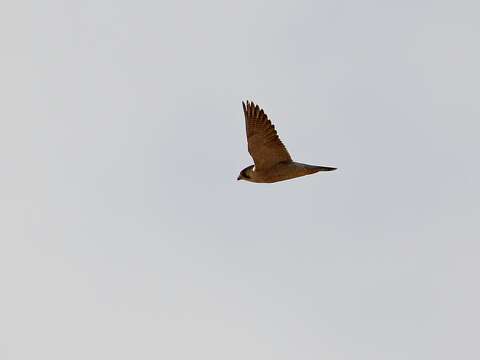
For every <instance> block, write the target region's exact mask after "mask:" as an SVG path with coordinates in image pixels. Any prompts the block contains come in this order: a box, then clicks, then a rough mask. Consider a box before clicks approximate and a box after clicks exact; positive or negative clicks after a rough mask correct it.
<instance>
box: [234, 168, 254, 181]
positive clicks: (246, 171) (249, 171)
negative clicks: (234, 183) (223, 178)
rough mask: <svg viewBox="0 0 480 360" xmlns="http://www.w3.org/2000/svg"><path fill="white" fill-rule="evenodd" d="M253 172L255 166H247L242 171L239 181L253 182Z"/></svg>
mask: <svg viewBox="0 0 480 360" xmlns="http://www.w3.org/2000/svg"><path fill="white" fill-rule="evenodd" d="M252 170H253V165H250V166H247V167H246V168H245V169H243V170H242V171H240V174H239V175H238V177H237V180H246V181H251V174H252Z"/></svg>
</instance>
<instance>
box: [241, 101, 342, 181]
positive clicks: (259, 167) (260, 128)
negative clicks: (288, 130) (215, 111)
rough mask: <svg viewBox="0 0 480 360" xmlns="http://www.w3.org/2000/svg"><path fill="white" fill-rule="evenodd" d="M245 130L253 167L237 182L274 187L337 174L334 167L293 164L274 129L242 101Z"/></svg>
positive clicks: (262, 113)
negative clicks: (324, 173)
mask: <svg viewBox="0 0 480 360" xmlns="http://www.w3.org/2000/svg"><path fill="white" fill-rule="evenodd" d="M242 105H243V113H244V114H245V126H246V130H247V142H248V152H249V153H250V155H251V156H252V158H253V162H254V163H255V164H254V165H250V166H247V167H246V168H245V169H243V170H242V171H241V172H240V175H238V178H237V180H246V181H251V182H256V183H274V182H277V181H283V180H288V179H293V178H296V177H300V176H305V175H310V174H314V173H316V172H319V171H332V170H336V168H334V167H328V166H316V165H308V164H302V163H299V162H295V161H293V160H292V158H291V156H290V154H289V153H288V151H287V149H286V147H285V145H283V143H282V141H281V140H280V138H279V137H278V134H277V131H276V130H275V126H274V125H273V124H272V123H271V122H270V120H269V119H268V116H267V115H266V114H265V113H264V112H263V109H261V108H259V107H258V105H255V104H254V103H253V102H251V101H247V103H246V104H245V103H244V102H243V101H242Z"/></svg>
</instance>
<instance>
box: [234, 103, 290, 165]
mask: <svg viewBox="0 0 480 360" xmlns="http://www.w3.org/2000/svg"><path fill="white" fill-rule="evenodd" d="M242 105H243V112H244V114H245V125H246V130H247V142H248V152H249V153H250V155H251V156H252V158H253V161H254V162H255V169H257V170H265V169H269V168H271V167H272V166H274V165H276V164H278V163H279V162H290V161H292V158H291V157H290V154H289V153H288V151H287V149H286V148H285V145H283V143H282V141H281V140H280V138H279V136H278V134H277V131H276V130H275V126H274V125H273V124H272V123H271V121H270V120H269V119H268V116H267V115H266V114H265V113H264V111H263V109H260V108H259V107H258V105H255V104H254V103H253V102H251V101H247V103H246V104H245V103H244V102H242Z"/></svg>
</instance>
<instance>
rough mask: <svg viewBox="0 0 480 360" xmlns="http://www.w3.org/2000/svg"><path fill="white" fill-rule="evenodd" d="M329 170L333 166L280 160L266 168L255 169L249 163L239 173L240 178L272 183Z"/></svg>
mask: <svg viewBox="0 0 480 360" xmlns="http://www.w3.org/2000/svg"><path fill="white" fill-rule="evenodd" d="M330 170H335V168H331V167H326V166H316V165H308V164H302V163H298V162H294V161H290V162H280V163H278V164H276V165H274V166H273V167H271V168H269V169H266V170H257V169H255V166H254V165H251V166H249V167H247V168H246V169H245V171H244V172H242V173H241V179H240V180H248V181H251V182H256V183H274V182H277V181H283V180H289V179H293V178H296V177H300V176H305V175H310V174H315V173H316V172H319V171H330Z"/></svg>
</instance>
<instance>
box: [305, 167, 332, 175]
mask: <svg viewBox="0 0 480 360" xmlns="http://www.w3.org/2000/svg"><path fill="white" fill-rule="evenodd" d="M305 169H306V170H307V173H308V174H315V173H316V172H319V171H333V170H337V168H334V167H330V166H316V165H305Z"/></svg>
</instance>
